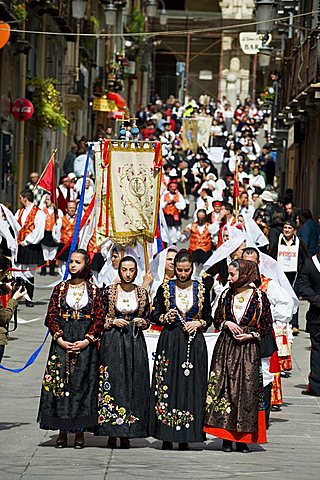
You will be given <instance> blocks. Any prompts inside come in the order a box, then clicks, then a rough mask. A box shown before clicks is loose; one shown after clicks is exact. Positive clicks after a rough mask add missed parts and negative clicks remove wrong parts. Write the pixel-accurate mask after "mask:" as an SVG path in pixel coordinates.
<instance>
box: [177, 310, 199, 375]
mask: <svg viewBox="0 0 320 480" xmlns="http://www.w3.org/2000/svg"><path fill="white" fill-rule="evenodd" d="M178 317H179V320H180V322H181V323H182V325H183V326H184V327H185V326H186V324H187V322H186V321H185V319H184V318H183V317H182V316H181V315H180V313H178ZM196 334H197V330H195V331H194V332H193V333H191V334H190V333H189V338H188V346H187V359H186V361H185V362H183V363H182V365H181V367H182V369H183V374H184V375H185V376H186V377H189V375H190V373H191V370H192V369H193V364H192V363H191V362H190V349H191V343H192V340H193V339H194V338H195V336H196Z"/></svg>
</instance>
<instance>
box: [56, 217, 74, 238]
mask: <svg viewBox="0 0 320 480" xmlns="http://www.w3.org/2000/svg"><path fill="white" fill-rule="evenodd" d="M75 224H76V221H75V220H74V222H73V223H71V222H70V220H69V218H68V217H67V216H66V215H63V217H62V226H61V240H60V242H61V243H63V244H66V243H68V241H69V240H71V238H72V235H73V231H74V227H75Z"/></svg>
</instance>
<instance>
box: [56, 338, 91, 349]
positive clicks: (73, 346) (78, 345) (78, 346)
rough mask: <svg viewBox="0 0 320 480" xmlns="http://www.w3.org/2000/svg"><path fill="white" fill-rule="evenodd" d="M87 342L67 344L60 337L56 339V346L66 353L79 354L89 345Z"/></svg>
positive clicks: (80, 341)
mask: <svg viewBox="0 0 320 480" xmlns="http://www.w3.org/2000/svg"><path fill="white" fill-rule="evenodd" d="M89 343H90V342H89V340H87V339H85V340H79V341H77V342H73V343H72V342H67V341H66V340H63V338H62V337H60V338H58V340H57V344H58V345H59V346H60V347H61V348H63V350H65V351H66V352H80V351H81V350H83V349H84V348H86V347H87V346H88V345H89Z"/></svg>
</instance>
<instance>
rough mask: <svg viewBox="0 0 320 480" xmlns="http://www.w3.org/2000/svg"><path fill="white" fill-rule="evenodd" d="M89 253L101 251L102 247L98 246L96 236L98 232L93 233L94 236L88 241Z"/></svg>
mask: <svg viewBox="0 0 320 480" xmlns="http://www.w3.org/2000/svg"><path fill="white" fill-rule="evenodd" d="M87 250H88V253H93V254H94V253H98V252H100V251H101V247H100V246H99V247H97V238H96V232H94V233H93V235H92V237H91V238H90V240H89V243H88V248H87Z"/></svg>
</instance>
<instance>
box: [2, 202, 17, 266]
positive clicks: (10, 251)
mask: <svg viewBox="0 0 320 480" xmlns="http://www.w3.org/2000/svg"><path fill="white" fill-rule="evenodd" d="M20 228H21V227H20V225H19V223H18V221H17V219H16V218H15V216H14V215H13V213H12V212H11V210H9V208H7V207H6V206H5V205H3V203H0V252H1V253H2V254H3V255H5V256H6V257H12V258H15V257H16V255H17V251H18V232H19V230H20Z"/></svg>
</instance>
